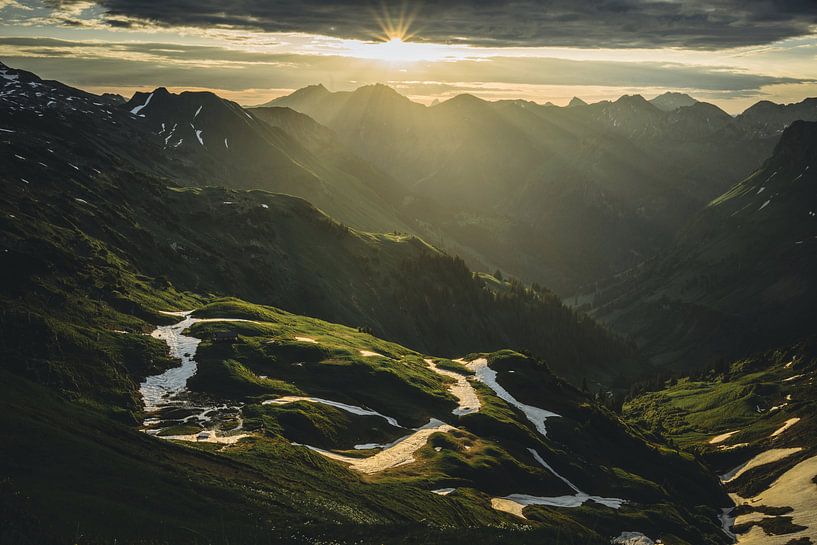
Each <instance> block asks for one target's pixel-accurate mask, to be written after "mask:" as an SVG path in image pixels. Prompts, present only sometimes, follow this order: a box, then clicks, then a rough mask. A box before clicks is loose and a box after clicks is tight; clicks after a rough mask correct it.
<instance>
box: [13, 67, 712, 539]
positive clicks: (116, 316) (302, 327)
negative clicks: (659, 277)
mask: <svg viewBox="0 0 817 545" xmlns="http://www.w3.org/2000/svg"><path fill="white" fill-rule="evenodd" d="M40 85H42V86H43V87H42V88H40V87H39V86H40ZM34 88H35V89H37V92H42V93H44V94H46V93H47V94H48V95H49V96H50V97H51V99H52V100H53V99H54V98H55V97H56V98H59V101H57V100H55V102H59V103H60V104H61V105H57V106H55V107H53V108H48V107H43V106H42V105H41V103H40V102H39V101H38V100H37V99H38V98H39V97H37V96H36V95H34V98H32V97H29V96H28V95H27V94H26V93H24V92H23V93H21V92H17V91H16V90H13V92H11V93H9V94H8V95H5V94H4V97H5V96H9V97H11V98H10V100H9V101H3V98H4V97H0V104H2V110H0V111H2V116H0V129H2V136H0V145H1V146H2V147H3V150H4V152H5V153H3V154H2V155H0V181H2V184H0V306H2V313H0V327H1V328H2V333H3V334H2V337H0V339H2V342H1V343H0V355H1V356H2V357H0V415H2V416H1V417H0V418H1V419H2V422H0V424H2V426H1V427H0V429H1V430H2V431H0V445H2V446H0V466H2V468H3V474H2V479H0V508H2V512H3V514H4V516H3V520H4V522H5V523H4V524H3V527H2V529H0V532H1V533H0V538H2V541H3V542H8V543H64V542H66V541H73V542H77V543H110V542H114V541H115V542H117V543H134V544H136V543H160V544H163V543H174V544H175V543H202V542H210V543H213V542H215V543H225V544H226V543H235V542H239V543H282V542H284V543H287V542H290V543H314V542H316V541H317V542H320V541H327V540H331V541H333V542H335V543H384V542H389V543H401V542H404V543H412V542H414V543H417V542H423V543H434V542H437V543H473V542H480V543H527V542H530V540H531V539H535V540H537V541H544V542H548V541H553V540H557V539H558V540H561V541H562V542H565V543H575V544H577V545H578V544H579V543H582V544H586V543H591V544H599V545H601V544H603V543H608V542H609V541H610V539H611V538H613V537H615V536H617V535H620V534H621V533H622V532H625V531H629V530H630V529H632V528H634V527H637V528H639V529H640V530H641V531H643V532H645V533H648V534H649V535H652V536H654V537H656V538H659V537H660V538H662V539H664V540H665V541H667V542H668V543H678V544H680V545H692V544H696V545H697V544H713V545H714V544H719V543H723V542H724V539H723V537H722V536H721V533H720V530H719V527H718V525H717V519H716V515H717V507H718V506H719V505H720V504H721V503H723V501H725V499H724V498H722V497H720V496H721V494H720V492H719V489H718V485H717V481H716V480H715V479H714V476H713V475H712V474H711V473H709V472H708V471H707V470H706V469H705V468H703V467H702V466H701V465H700V464H699V463H698V462H696V461H695V460H694V459H693V458H691V457H689V456H687V455H684V454H681V453H678V452H677V451H675V450H673V449H671V448H668V447H667V446H666V445H665V444H662V443H660V442H654V441H651V440H649V439H647V438H646V437H644V436H643V435H642V434H640V433H639V432H638V431H637V430H635V429H633V428H631V427H628V426H627V425H626V424H624V423H623V422H621V421H620V420H619V419H618V418H617V417H616V416H615V415H612V414H611V413H609V412H608V411H607V410H605V409H604V408H603V407H601V406H600V405H598V404H597V403H595V402H594V401H593V400H592V399H591V398H590V397H589V395H588V394H586V393H582V392H580V391H578V390H577V389H576V388H574V387H573V386H571V385H569V384H568V383H567V382H564V381H563V380H562V379H559V378H557V377H556V376H555V375H554V374H553V373H552V372H551V370H550V366H549V365H547V364H546V363H545V361H551V362H552V365H553V368H554V369H559V370H561V371H563V372H564V373H565V374H571V375H573V378H574V379H575V378H579V377H581V376H583V375H588V376H589V378H590V379H591V380H594V379H597V380H610V381H611V380H613V379H615V378H617V377H620V380H621V381H622V382H623V381H626V380H628V376H631V375H632V374H637V373H639V372H640V371H641V370H642V369H643V368H642V367H640V366H639V361H638V360H637V359H631V358H632V354H631V352H630V350H629V347H627V346H626V345H625V344H623V343H622V342H621V341H620V340H618V339H616V338H615V337H613V336H611V335H610V334H608V333H607V332H606V331H605V330H603V329H601V328H599V327H598V326H597V325H596V324H595V323H593V322H592V321H590V320H588V319H586V318H585V317H582V316H580V315H577V314H574V313H573V312H571V311H570V310H568V309H567V308H565V307H564V306H563V305H562V304H561V303H560V302H559V301H558V299H556V298H555V297H554V296H553V295H552V294H550V293H549V292H547V291H545V290H541V289H536V290H533V289H526V288H523V287H522V286H520V285H519V284H517V283H503V282H501V281H499V280H497V279H493V278H489V277H484V276H475V275H473V274H472V273H471V272H470V271H469V270H468V269H467V268H466V267H465V266H464V264H463V263H462V262H461V261H459V260H456V259H453V258H451V257H449V256H447V255H445V254H443V253H441V252H440V251H438V250H436V249H435V248H433V247H431V246H429V245H427V244H425V243H424V242H422V241H421V240H419V239H417V238H414V237H409V236H406V235H381V234H372V233H367V232H363V231H357V230H354V229H351V228H348V227H345V226H343V225H341V224H339V223H338V222H336V221H334V220H332V219H330V218H329V217H328V216H326V215H325V214H323V213H322V212H320V211H319V210H317V209H315V208H314V207H313V206H311V205H310V204H309V203H307V202H306V201H304V200H302V199H300V198H297V197H293V196H289V195H281V194H275V193H269V192H266V191H260V190H255V191H242V190H237V189H224V188H218V187H204V188H198V187H197V188H190V187H180V186H179V185H176V184H174V183H173V180H174V179H175V176H181V175H182V174H183V173H184V172H187V171H186V170H184V169H183V168H182V166H180V163H181V161H180V160H178V159H173V160H167V159H166V156H165V155H162V154H156V155H150V156H148V157H150V161H147V160H145V159H144V157H145V156H143V155H142V154H141V152H142V151H143V149H144V148H143V147H142V145H143V144H142V143H141V141H140V140H138V138H139V137H140V136H143V135H144V132H143V130H142V128H141V127H142V124H143V123H146V122H148V114H147V113H146V117H145V118H138V115H139V114H140V113H141V112H142V110H138V111H137V112H136V113H135V114H133V113H131V112H132V110H133V108H131V109H130V110H125V111H115V110H110V114H108V113H107V111H106V110H105V109H104V108H105V105H104V103H102V102H100V105H99V106H97V105H95V104H93V103H94V102H95V101H98V100H96V99H95V97H93V96H92V95H84V94H78V93H75V92H74V91H73V90H71V89H68V88H65V89H59V90H58V89H57V88H56V86H51V85H49V84H47V83H39V82H38V86H35V87H34ZM58 91H59V93H61V94H59V95H57V92H58ZM153 100H155V98H154V99H152V100H151V103H153ZM145 101H147V99H145ZM74 103H76V105H74ZM46 104H47V103H46ZM143 104H144V103H143ZM160 104H162V102H161V100H158V101H157V102H156V107H157V108H158V106H159V105H160ZM207 106H208V105H207V104H206V105H205V106H204V107H205V108H206V107H207ZM210 106H213V107H216V104H211V105H210ZM74 108H75V109H74ZM134 108H135V107H134ZM205 111H206V110H205V109H204V108H203V109H202V111H201V112H199V115H198V116H196V113H195V112H196V110H185V109H183V108H181V107H179V108H176V109H174V110H172V111H167V112H161V113H162V115H163V116H170V115H175V114H177V113H178V115H180V116H183V117H187V116H189V115H193V116H194V117H195V118H196V119H198V118H200V117H201V116H202V115H204V113H205ZM284 115H287V114H284ZM132 116H137V119H132ZM248 119H249V118H248ZM197 122H198V121H197ZM174 124H175V122H174ZM111 127H114V128H116V129H117V131H113V130H111ZM195 127H196V128H195V129H192V128H191V129H192V130H203V131H205V133H204V134H205V135H206V134H208V133H210V134H213V133H217V131H218V130H220V129H219V127H221V124H216V125H207V124H205V123H204V121H201V122H200V124H199V125H195ZM202 127H203V128H202ZM313 128H314V127H313ZM177 130H178V128H177ZM259 130H264V129H263V127H262V128H261V129H259ZM114 133H116V134H114ZM219 136H221V135H220V134H219ZM228 138H229V137H228ZM126 143H127V144H126ZM205 143H206V140H205ZM196 145H197V146H199V147H200V148H205V146H202V145H201V144H199V143H198V142H197V143H196ZM179 149H182V146H180V148H179ZM225 149H226V148H225ZM192 150H193V151H191V153H198V152H200V150H198V148H196V147H193V148H192ZM174 157H176V156H174ZM163 173H164V175H163ZM180 173H181V174H180ZM225 295H241V296H243V297H245V298H247V299H250V298H252V299H254V300H256V301H258V302H260V303H268V304H274V305H275V306H269V305H260V304H254V303H250V302H248V301H246V300H242V299H236V298H232V297H223V296H225ZM281 307H286V309H288V310H289V311H296V313H292V312H288V311H287V310H283V309H282V308H281ZM307 315H315V316H321V317H332V319H333V320H337V321H338V322H345V323H346V325H341V324H338V323H332V322H328V321H323V320H321V319H318V318H315V317H310V316H307ZM350 326H351V327H350ZM372 332H376V333H380V334H381V335H382V337H381V336H376V335H373V334H372ZM383 337H389V338H390V339H392V340H391V341H390V340H387V339H384V338H383ZM394 339H406V341H405V345H403V344H397V343H395V342H393V340H394ZM409 341H410V342H409ZM506 345H508V346H526V345H527V346H528V347H529V348H530V349H531V351H532V352H535V353H537V354H540V357H534V356H532V355H525V354H522V353H519V352H514V351H511V350H501V351H495V350H496V349H499V348H502V347H504V346H506ZM407 346H411V348H409V347H407ZM426 347H428V348H426ZM445 356H451V357H457V356H464V357H465V359H464V360H462V361H454V360H451V359H449V358H448V357H445ZM307 445H308V446H307ZM667 475H670V477H669V478H668V477H667ZM452 489H455V490H452Z"/></svg>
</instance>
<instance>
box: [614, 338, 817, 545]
mask: <svg viewBox="0 0 817 545" xmlns="http://www.w3.org/2000/svg"><path fill="white" fill-rule="evenodd" d="M815 348H816V345H815V342H814V337H813V336H812V337H810V338H809V339H807V340H805V341H803V342H800V343H798V344H796V345H793V346H787V347H782V348H777V349H775V350H770V351H768V352H765V353H759V354H754V355H752V356H750V357H748V358H745V359H742V360H739V361H735V362H732V363H728V362H723V363H719V364H718V365H717V366H716V367H715V368H713V369H707V370H705V371H702V372H700V373H698V374H697V375H696V376H694V377H687V378H681V379H678V380H673V381H671V382H668V383H666V384H664V385H660V386H659V387H658V388H657V389H656V390H655V391H652V392H646V393H645V392H636V394H637V395H635V397H634V398H633V399H631V400H630V401H629V402H628V403H626V404H625V405H624V416H625V418H626V419H627V420H628V421H631V422H633V423H635V424H636V425H638V426H640V427H642V428H644V429H647V430H650V431H651V433H652V434H654V435H658V436H662V437H665V438H667V439H669V440H671V441H673V442H675V443H676V444H678V445H680V446H682V447H684V448H686V449H689V450H692V451H694V452H696V453H697V454H698V455H699V456H700V457H701V459H703V460H705V462H706V463H707V464H708V465H709V466H710V467H712V468H713V469H715V470H716V471H718V473H719V474H721V480H722V482H723V484H724V487H725V488H726V489H727V490H728V491H729V493H730V496H731V498H732V500H733V501H734V503H735V505H736V507H735V509H733V510H726V511H725V512H724V516H723V520H724V527H725V529H726V530H727V531H729V532H730V533H736V534H737V543H739V544H781V545H785V544H788V543H809V542H811V541H814V540H815V539H817V513H815V510H814V506H815V505H817V484H815V483H814V475H815V473H817V471H816V470H815V463H817V449H815V435H816V434H817V421H815V419H814V415H815V414H817V413H815V410H816V409H817V407H815V400H817V396H815V394H817V392H815V386H814V380H813V379H814V375H815V372H816V370H817V351H815Z"/></svg>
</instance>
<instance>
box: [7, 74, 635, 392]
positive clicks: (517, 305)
mask: <svg viewBox="0 0 817 545" xmlns="http://www.w3.org/2000/svg"><path fill="white" fill-rule="evenodd" d="M36 89H39V90H40V91H39V92H41V93H43V94H44V95H45V94H48V95H49V96H55V95H54V93H55V91H54V90H53V89H49V88H48V87H47V84H45V83H41V84H38V87H36ZM66 89H67V88H66ZM65 93H67V94H65V95H62V96H61V97H59V101H56V100H55V102H59V103H60V104H73V103H77V105H78V107H77V108H76V111H74V110H72V109H71V108H73V107H69V108H68V113H66V111H65V109H63V108H53V109H43V110H40V109H39V105H38V103H37V102H36V101H35V102H34V103H28V102H26V100H27V97H28V95H19V94H9V95H7V96H10V97H13V98H11V99H10V100H13V101H15V104H24V105H25V107H23V108H20V109H19V111H17V110H10V111H9V112H8V115H6V116H5V117H4V119H3V126H2V127H0V128H2V129H3V132H2V135H3V136H2V137H1V138H3V141H4V145H5V146H6V147H7V148H8V150H9V154H8V155H4V156H3V158H2V159H0V164H1V165H2V167H3V173H4V177H5V179H7V181H8V184H7V185H6V186H4V196H3V204H4V206H5V208H6V212H7V214H6V215H4V216H3V218H2V221H3V225H4V229H3V233H4V240H5V244H6V246H5V248H6V249H8V252H5V254H4V255H3V256H2V257H3V259H4V262H5V263H4V268H5V269H6V270H7V271H8V274H9V275H11V276H10V277H9V279H8V280H9V282H10V283H11V285H16V284H20V289H22V286H29V287H30V288H31V289H32V290H34V289H35V287H36V286H37V283H36V281H35V280H33V278H32V277H33V276H34V275H36V274H37V271H40V270H41V269H40V267H46V269H45V270H48V267H49V266H48V265H47V264H46V263H43V262H42V257H41V256H39V255H38V253H37V251H35V250H34V247H33V246H31V245H32V244H33V242H27V241H33V240H36V241H37V245H38V246H37V248H40V249H41V250H42V248H41V247H40V246H39V245H44V246H45V247H47V248H49V250H48V252H49V254H48V255H52V254H53V257H52V259H59V260H60V262H62V260H66V262H67V263H69V264H70V263H75V261H76V260H75V259H74V258H72V257H71V254H72V253H75V252H79V251H81V252H87V251H89V250H88V249H87V248H85V249H82V250H80V249H77V248H84V246H83V245H80V246H78V247H76V248H75V244H78V242H77V241H76V240H74V239H73V236H72V235H71V232H72V229H79V230H80V231H81V232H86V233H90V234H91V235H92V236H93V238H94V240H95V242H94V244H99V245H101V247H103V248H104V252H103V253H104V254H105V255H111V256H116V259H119V260H124V261H126V262H128V263H130V264H131V266H132V268H133V269H134V270H137V271H138V272H139V273H140V274H147V275H149V276H151V277H157V278H158V277H161V278H163V279H165V280H166V281H168V282H170V283H172V284H173V285H175V286H177V287H178V288H180V289H182V290H184V291H193V292H198V293H220V294H225V295H236V296H239V297H243V298H246V299H250V300H253V301H256V302H259V303H265V304H274V305H276V306H278V307H282V308H284V309H286V310H289V311H293V312H297V313H300V314H307V315H310V316H316V317H320V318H324V319H328V320H331V321H333V322H339V323H345V324H347V325H351V326H360V327H365V328H367V329H369V330H372V331H373V332H375V333H377V334H378V335H380V336H381V337H384V338H388V339H392V340H395V341H398V342H402V343H404V344H406V345H409V346H413V347H416V348H417V349H422V350H426V351H427V352H429V353H436V354H439V355H445V356H448V355H450V356H453V355H456V354H460V353H464V352H465V351H477V350H479V351H491V350H496V349H499V348H503V347H505V346H515V347H518V348H527V349H529V350H531V351H532V352H534V353H537V354H543V353H544V352H548V353H549V356H548V358H549V359H550V358H552V359H553V361H552V365H553V366H554V368H556V369H559V370H564V371H566V372H567V373H568V374H570V375H572V376H571V377H570V378H571V379H573V380H574V381H578V380H581V379H582V378H583V376H584V375H585V374H587V375H589V376H591V377H596V378H598V379H600V380H602V381H603V382H606V383H611V382H612V381H613V380H615V379H618V378H622V377H623V376H627V375H630V374H631V373H635V374H638V373H640V372H641V371H643V369H644V367H643V366H642V365H641V362H640V361H639V359H638V357H637V356H636V355H635V354H634V353H633V352H632V350H631V347H629V346H627V345H626V343H624V342H622V341H621V340H620V339H617V338H615V337H614V336H612V335H610V334H609V333H608V332H606V331H604V330H603V329H602V328H599V327H598V326H597V325H596V324H595V323H593V322H592V321H590V320H587V319H586V318H585V317H583V316H581V315H576V314H575V313H573V312H572V311H570V310H569V309H567V308H566V307H564V306H563V305H562V303H561V302H560V301H559V300H558V298H557V297H556V296H554V295H553V294H552V293H551V292H549V291H548V290H546V289H543V288H539V287H537V288H536V289H529V288H526V287H524V286H522V285H521V284H519V283H510V282H508V283H505V282H499V281H497V280H496V279H493V278H492V277H489V276H480V275H474V274H473V273H472V272H471V271H470V270H468V268H467V267H466V266H465V265H464V263H462V261H461V260H459V259H457V258H453V257H451V256H449V255H446V254H444V253H443V252H441V251H439V250H437V249H436V248H434V247H432V246H430V245H428V244H427V243H425V242H424V241H422V240H420V239H418V238H416V237H414V236H411V235H407V234H401V233H394V232H392V233H391V234H375V233H371V232H365V231H359V230H355V229H352V228H349V227H347V226H345V225H342V224H340V223H338V222H337V221H336V220H334V219H332V218H330V217H328V216H327V215H326V214H324V213H323V212H321V211H319V210H317V209H316V208H315V207H314V206H312V205H311V204H310V203H308V202H306V201H304V200H302V199H300V198H296V197H291V196H287V195H281V194H273V193H268V192H264V191H257V190H256V191H243V190H236V189H224V188H218V187H205V188H195V187H194V188H190V187H182V186H179V185H174V184H173V180H174V179H176V177H178V178H179V179H183V180H184V179H190V178H193V177H194V176H196V175H198V172H199V168H201V167H200V165H199V164H198V163H197V166H194V167H193V168H192V169H191V171H189V173H188V174H185V172H186V171H185V170H184V167H185V163H184V162H182V161H180V160H179V159H178V156H176V155H172V154H171V155H164V154H162V153H161V152H160V150H154V151H155V152H154V153H152V154H149V155H146V154H145V153H144V150H145V149H150V146H151V145H152V142H151V140H152V138H153V137H154V136H155V135H153V131H152V130H145V127H146V119H147V118H140V117H136V118H134V114H132V113H131V112H132V108H130V107H129V106H130V105H128V106H126V107H125V108H124V109H122V110H109V111H110V112H111V113H110V114H105V113H104V112H105V111H106V110H104V109H103V110H101V111H102V112H103V113H102V114H100V110H99V109H98V108H105V107H104V106H99V107H93V101H94V100H95V99H94V98H93V97H92V96H88V97H86V96H85V95H83V94H69V93H73V91H71V90H70V89H67V90H65ZM80 101H81V102H80ZM142 104H144V102H142ZM159 104H161V101H159V102H157V106H158V105H159ZM196 108H197V107H196ZM179 111H180V112H181V113H180V114H179V115H181V116H186V115H188V112H186V111H184V110H182V109H181V108H179ZM85 112H87V113H85ZM195 112H196V110H195V109H193V110H192V111H190V112H189V113H190V114H191V115H194V114H195ZM39 113H42V117H40V116H39ZM138 113H140V114H141V113H142V112H141V111H140V112H138ZM145 114H146V116H148V117H149V116H150V113H149V112H145ZM203 115H205V110H204V109H203V110H202V111H201V112H200V114H199V116H203ZM285 115H286V114H285ZM244 117H245V119H247V120H248V121H249V118H248V117H247V116H244ZM252 123H253V124H258V126H259V127H260V128H259V130H267V129H264V127H269V126H268V125H266V124H265V123H264V122H263V121H261V120H259V119H256V118H254V117H253V120H252ZM166 126H167V123H166ZM199 126H202V127H205V129H204V130H205V131H211V132H215V129H213V128H211V127H208V126H207V125H204V124H203V123H202V124H201V125H199ZM313 128H314V127H313ZM197 130H201V129H197ZM268 130H270V131H272V130H276V131H280V129H277V128H274V127H269V129H268ZM205 134H206V133H205ZM69 135H70V138H69ZM219 136H220V135H219ZM288 138H289V139H290V140H291V141H293V142H295V145H299V144H298V143H297V142H296V141H295V140H294V139H292V138H291V137H288ZM145 140H147V142H145ZM57 143H58V144H59V145H57ZM201 147H202V146H201V145H199V144H198V142H197V143H196V144H195V147H193V150H194V151H193V152H194V153H200V151H198V148H201ZM180 149H181V148H180ZM146 157H149V158H150V160H147V159H146ZM313 157H315V156H314V155H313ZM166 173H171V174H172V175H173V178H170V177H168V176H167V175H166ZM296 174H298V175H299V173H298V172H297V171H296ZM340 181H342V180H340ZM281 183H287V182H286V180H281ZM43 203H47V204H48V205H47V206H43ZM58 227H60V228H58ZM64 229H67V231H66V230H64ZM69 235H71V236H69ZM42 251H43V252H45V250H42ZM106 259H107V258H106ZM111 259H113V257H111ZM6 264H7V265H8V266H5V265H6ZM32 282H33V284H32ZM105 286H107V288H108V289H109V290H114V286H115V284H111V283H110V282H107V283H106V284H105ZM122 304H131V303H126V302H123V303H122ZM396 310H397V311H396ZM585 337H586V339H585V341H582V342H581V343H580V344H583V345H585V346H587V347H588V348H590V347H592V350H593V351H594V352H593V353H592V354H591V352H590V351H588V352H584V353H582V352H577V351H576V348H575V345H574V344H573V342H572V341H570V342H567V341H566V340H567V339H569V338H570V339H574V340H578V339H581V338H585ZM475 338H478V339H479V340H478V341H477V342H475V340H474V339H475ZM591 338H593V339H596V340H593V341H591V340H590V339H591ZM579 362H583V363H581V365H578V366H577V364H579ZM580 369H581V370H580ZM585 371H587V373H585Z"/></svg>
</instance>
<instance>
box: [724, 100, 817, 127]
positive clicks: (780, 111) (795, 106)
mask: <svg viewBox="0 0 817 545" xmlns="http://www.w3.org/2000/svg"><path fill="white" fill-rule="evenodd" d="M797 120H802V121H817V98H807V99H805V100H803V101H801V102H796V103H792V104H775V103H774V102H769V101H768V100H761V101H760V102H758V103H757V104H754V105H753V106H751V107H750V108H748V109H747V110H746V111H745V112H743V113H742V114H740V115H739V116H738V117H737V120H736V121H737V123H738V124H739V125H740V126H741V127H742V128H743V129H744V130H746V131H750V132H753V133H755V134H758V135H778V134H780V133H782V132H783V130H784V129H785V128H786V127H788V126H789V125H791V124H792V123H793V122H795V121H797Z"/></svg>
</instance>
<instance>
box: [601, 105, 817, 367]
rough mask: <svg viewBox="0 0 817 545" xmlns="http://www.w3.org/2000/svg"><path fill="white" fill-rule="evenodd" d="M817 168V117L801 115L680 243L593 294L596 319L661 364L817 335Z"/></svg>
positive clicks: (740, 352)
mask: <svg viewBox="0 0 817 545" xmlns="http://www.w3.org/2000/svg"><path fill="white" fill-rule="evenodd" d="M816 170H817V123H813V122H803V121H796V122H794V123H793V124H792V125H791V126H790V127H788V128H787V129H786V130H785V131H784V133H783V135H782V136H781V138H780V142H779V143H778V145H777V146H776V147H775V150H774V153H773V154H772V156H771V157H770V158H769V159H768V160H767V161H766V162H765V163H764V164H763V166H762V167H761V168H760V169H758V170H757V171H756V172H755V173H753V174H752V175H750V176H749V177H747V178H746V179H744V180H742V181H741V182H739V183H738V184H736V185H735V186H733V187H732V188H731V189H730V190H729V191H727V192H726V193H724V194H723V195H721V196H720V197H718V198H717V199H715V200H713V201H712V202H711V203H710V204H709V206H708V207H707V208H706V209H705V210H704V211H702V212H701V213H700V214H699V215H698V216H697V217H696V218H695V220H694V221H693V222H692V223H691V224H690V225H689V226H688V227H687V228H686V229H685V230H684V231H683V233H682V234H681V235H680V236H679V238H678V240H677V241H676V243H675V244H674V246H673V247H671V248H670V249H668V250H667V251H665V252H663V253H662V254H661V255H659V256H658V257H656V258H655V259H654V260H652V261H651V262H649V263H647V264H645V265H644V266H643V267H640V268H638V269H635V270H633V271H631V272H630V273H628V274H626V275H622V277H621V278H620V279H619V280H618V281H617V282H615V283H613V284H612V285H611V286H609V287H607V288H606V289H603V290H601V291H600V292H599V293H597V294H595V302H594V303H593V305H594V306H595V309H594V311H593V313H594V315H595V316H597V317H599V318H601V319H603V320H604V321H606V322H607V323H608V324H609V325H611V327H613V328H614V329H615V330H617V331H619V332H621V333H622V334H627V335H630V336H632V337H634V338H635V339H636V340H637V342H638V343H639V344H640V345H641V346H642V347H643V348H644V350H645V351H646V353H647V355H649V356H650V357H651V358H652V359H653V361H654V362H656V363H664V364H667V365H673V366H682V367H687V368H688V367H689V366H690V365H693V364H694V363H695V362H705V361H712V360H715V359H717V358H721V357H723V358H727V359H732V358H735V357H740V356H741V355H744V354H748V353H751V352H753V351H758V350H765V349H768V348H771V347H774V346H780V345H785V344H788V343H792V342H795V341H796V340H798V339H801V338H803V337H804V336H806V335H808V334H810V333H811V332H812V331H813V330H814V327H815V325H817V324H815V322H814V316H813V312H812V309H813V308H814V304H815V303H817V299H816V298H817V291H815V286H814V282H813V281H812V278H811V274H810V271H811V270H812V268H813V267H814V266H815V265H817V262H815V253H814V251H813V250H814V248H815V244H817V238H815V237H817V211H815V210H814V209H815V206H814V204H813V203H814V196H815V190H814V183H815V181H817V172H815V171H816Z"/></svg>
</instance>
